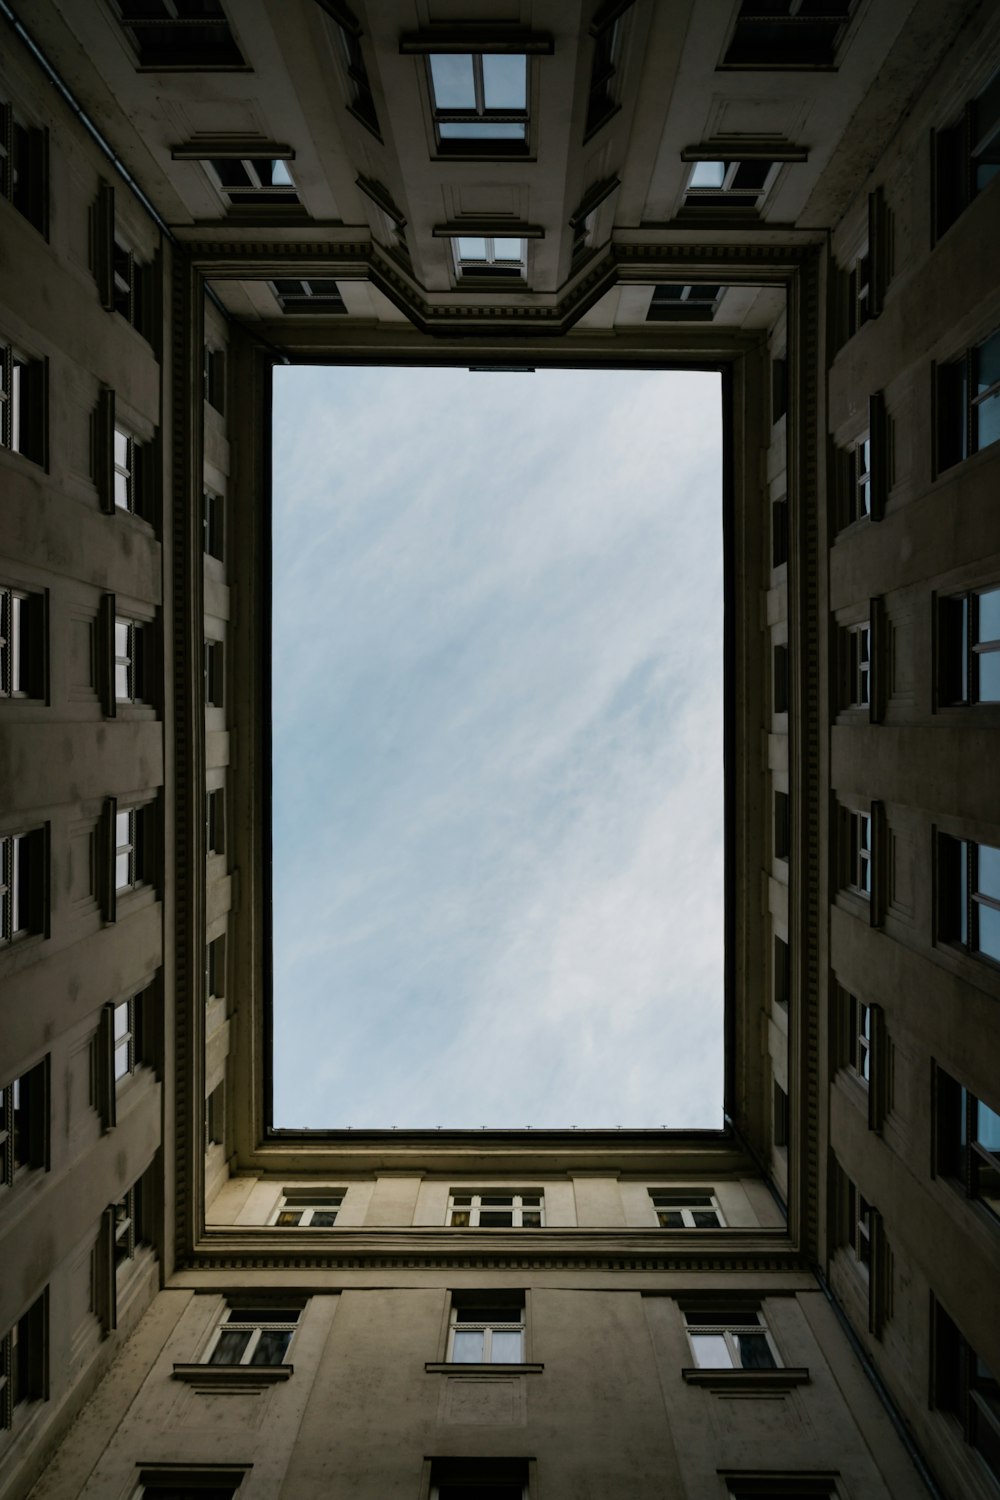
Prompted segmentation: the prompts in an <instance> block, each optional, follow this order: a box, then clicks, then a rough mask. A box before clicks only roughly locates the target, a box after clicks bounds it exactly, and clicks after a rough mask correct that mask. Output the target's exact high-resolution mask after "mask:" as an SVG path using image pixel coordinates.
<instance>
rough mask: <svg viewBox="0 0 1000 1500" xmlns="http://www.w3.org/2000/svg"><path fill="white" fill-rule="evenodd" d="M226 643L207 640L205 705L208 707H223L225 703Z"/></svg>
mask: <svg viewBox="0 0 1000 1500" xmlns="http://www.w3.org/2000/svg"><path fill="white" fill-rule="evenodd" d="M225 686H226V677H225V643H224V642H223V641H206V642H205V705H206V707H207V708H222V707H223V706H224V705H225V701H226V697H225Z"/></svg>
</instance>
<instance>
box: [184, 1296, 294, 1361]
mask: <svg viewBox="0 0 1000 1500" xmlns="http://www.w3.org/2000/svg"><path fill="white" fill-rule="evenodd" d="M234 1306H239V1303H227V1304H226V1306H225V1308H224V1309H223V1313H222V1316H221V1318H220V1319H219V1322H218V1324H217V1325H216V1327H215V1330H214V1332H213V1334H212V1337H211V1340H210V1342H209V1344H208V1345H207V1347H206V1349H205V1352H204V1354H203V1356H202V1359H201V1363H202V1364H203V1365H210V1364H212V1363H213V1360H212V1355H213V1354H214V1353H215V1351H216V1349H217V1348H218V1346H219V1341H220V1339H221V1338H222V1335H223V1334H224V1333H249V1335H250V1337H249V1339H248V1340H247V1344H246V1348H245V1349H243V1351H242V1352H241V1354H240V1357H239V1360H238V1361H237V1363H236V1364H235V1365H230V1366H228V1367H227V1368H230V1369H239V1368H240V1367H241V1366H243V1365H249V1364H250V1362H251V1360H252V1359H253V1356H254V1351H255V1350H256V1348H257V1345H258V1344H259V1343H260V1340H261V1335H262V1334H263V1333H287V1334H289V1335H290V1337H289V1340H288V1343H287V1344H286V1345H285V1349H284V1353H283V1354H282V1358H281V1363H282V1364H285V1363H286V1361H287V1359H288V1351H289V1350H290V1349H291V1347H292V1343H293V1342H294V1339H295V1335H296V1332H297V1331H298V1328H299V1323H300V1320H301V1317H302V1311H303V1310H302V1308H301V1307H295V1308H292V1307H290V1308H289V1309H288V1311H289V1312H290V1313H292V1312H294V1314H295V1316H294V1318H287V1319H284V1320H282V1321H281V1322H277V1321H273V1322H272V1321H270V1320H267V1319H263V1318H257V1319H255V1320H254V1321H253V1322H238V1323H237V1322H231V1321H230V1319H229V1314H230V1312H231V1311H232V1309H233V1307H234ZM247 1310H248V1311H249V1310H250V1309H247ZM268 1310H269V1311H271V1310H272V1309H268Z"/></svg>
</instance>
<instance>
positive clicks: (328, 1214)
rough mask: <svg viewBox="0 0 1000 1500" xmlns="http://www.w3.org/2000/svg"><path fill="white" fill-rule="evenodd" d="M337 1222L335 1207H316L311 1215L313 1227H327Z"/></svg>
mask: <svg viewBox="0 0 1000 1500" xmlns="http://www.w3.org/2000/svg"><path fill="white" fill-rule="evenodd" d="M336 1222H337V1210H336V1209H335V1208H317V1209H316V1211H315V1213H314V1214H313V1216H312V1226H313V1228H314V1229H329V1228H330V1226H331V1225H332V1224H336Z"/></svg>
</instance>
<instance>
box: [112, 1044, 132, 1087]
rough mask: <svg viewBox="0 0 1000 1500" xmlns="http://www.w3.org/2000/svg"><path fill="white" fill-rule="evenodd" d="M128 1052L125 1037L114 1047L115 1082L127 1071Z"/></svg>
mask: <svg viewBox="0 0 1000 1500" xmlns="http://www.w3.org/2000/svg"><path fill="white" fill-rule="evenodd" d="M128 1053H129V1044H128V1040H127V1039H126V1040H125V1041H124V1042H119V1044H118V1046H117V1047H116V1048H115V1082H116V1083H117V1082H118V1080H119V1078H124V1077H125V1076H126V1074H127V1073H128V1071H129V1066H128Z"/></svg>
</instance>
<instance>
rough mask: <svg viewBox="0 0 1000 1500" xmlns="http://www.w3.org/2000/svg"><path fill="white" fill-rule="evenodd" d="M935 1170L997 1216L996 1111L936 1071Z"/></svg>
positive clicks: (999, 1155)
mask: <svg viewBox="0 0 1000 1500" xmlns="http://www.w3.org/2000/svg"><path fill="white" fill-rule="evenodd" d="M937 1083H938V1099H937V1165H938V1171H939V1172H942V1173H944V1174H946V1175H948V1176H951V1177H957V1178H958V1180H959V1181H960V1182H961V1183H962V1186H963V1187H964V1188H965V1191H966V1193H967V1195H968V1196H969V1197H970V1198H975V1199H977V1200H978V1201H979V1202H980V1203H982V1204H983V1205H984V1207H986V1208H988V1209H989V1210H990V1212H991V1213H992V1214H994V1215H995V1216H996V1217H997V1218H998V1219H1000V1114H998V1112H997V1111H996V1110H995V1109H991V1107H990V1106H989V1105H988V1104H987V1103H985V1101H984V1100H982V1099H977V1098H976V1096H975V1095H974V1094H971V1093H970V1092H969V1090H968V1089H967V1088H965V1087H964V1086H963V1085H962V1084H960V1083H956V1081H955V1080H954V1078H949V1076H948V1074H947V1073H945V1072H944V1071H943V1070H942V1069H940V1068H939V1069H938V1070H937Z"/></svg>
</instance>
